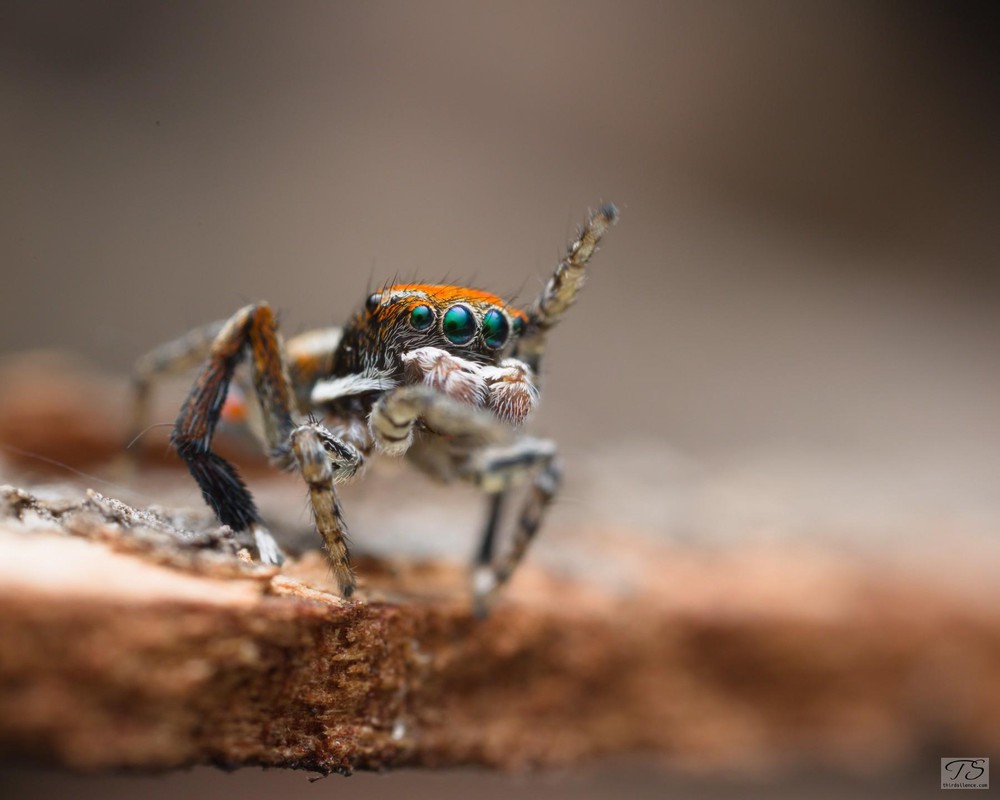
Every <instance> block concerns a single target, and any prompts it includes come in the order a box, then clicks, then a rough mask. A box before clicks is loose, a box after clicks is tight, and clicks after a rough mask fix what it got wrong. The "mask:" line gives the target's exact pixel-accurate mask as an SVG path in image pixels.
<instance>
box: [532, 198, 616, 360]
mask: <svg viewBox="0 0 1000 800" xmlns="http://www.w3.org/2000/svg"><path fill="white" fill-rule="evenodd" d="M616 222H618V209H617V208H616V207H615V206H614V205H613V204H611V203H605V204H604V205H603V206H601V207H600V208H599V209H598V210H597V211H596V212H594V213H592V214H591V215H590V218H589V219H588V220H587V223H586V224H585V225H584V226H583V230H582V231H580V234H579V236H577V238H576V241H574V242H573V243H572V244H571V245H570V246H569V249H568V250H567V252H566V255H565V256H564V257H563V260H562V261H560V262H559V266H557V267H556V271H555V272H554V273H553V274H552V277H551V278H549V282H548V283H547V284H546V285H545V289H544V290H543V291H542V294H541V295H540V296H539V298H538V299H537V300H536V301H535V303H534V305H533V306H532V307H531V308H530V309H529V310H528V325H527V327H526V329H525V332H524V334H523V335H522V336H521V338H520V339H519V340H518V343H517V346H516V347H515V349H514V356H515V357H516V358H519V359H521V360H522V361H524V362H525V363H526V364H527V365H528V366H529V367H530V368H531V370H532V372H534V373H535V374H536V375H537V374H538V364H539V362H540V361H541V360H542V356H543V355H544V353H545V340H546V337H547V336H548V332H549V330H550V329H551V328H552V327H554V326H555V324H556V323H557V322H559V320H560V319H561V318H562V316H563V314H565V313H566V311H567V310H568V309H569V307H570V306H571V305H573V301H574V300H576V296H577V294H579V292H580V289H581V288H582V287H583V282H584V278H585V277H586V271H585V269H584V268H585V267H586V265H587V262H588V261H590V258H591V256H593V255H594V253H595V252H596V251H597V246H598V244H599V243H600V241H601V237H603V236H604V234H605V232H606V231H607V230H608V228H610V227H611V226H612V225H614V224H615V223H616Z"/></svg>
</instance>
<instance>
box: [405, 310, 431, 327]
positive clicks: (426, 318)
mask: <svg viewBox="0 0 1000 800" xmlns="http://www.w3.org/2000/svg"><path fill="white" fill-rule="evenodd" d="M433 324H434V311H433V310H432V309H431V307H430V306H415V307H414V309H413V311H411V312H410V325H411V326H413V328H415V329H416V330H418V331H425V330H427V329H428V328H429V327H430V326H431V325H433Z"/></svg>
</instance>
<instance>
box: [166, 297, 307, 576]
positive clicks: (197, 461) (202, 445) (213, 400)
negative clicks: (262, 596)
mask: <svg viewBox="0 0 1000 800" xmlns="http://www.w3.org/2000/svg"><path fill="white" fill-rule="evenodd" d="M245 354H249V360H250V367H251V375H252V379H253V384H254V389H255V390H256V393H257V396H258V398H259V401H260V405H261V409H262V411H263V427H264V437H265V441H266V445H267V447H268V449H269V453H270V455H271V457H272V458H274V459H276V460H278V461H279V462H282V463H288V461H289V458H290V457H291V454H290V453H289V452H288V442H289V436H290V434H291V432H292V429H293V422H292V413H291V395H290V388H289V380H288V370H287V368H286V366H285V362H284V357H283V355H282V347H281V339H280V336H279V334H278V330H277V325H276V322H275V318H274V314H273V312H272V311H271V308H270V306H268V305H267V304H266V303H259V304H256V305H250V306H246V307H245V308H243V309H241V310H240V311H238V312H236V314H234V315H233V316H232V317H231V318H230V319H229V320H228V321H227V322H226V323H225V324H224V325H223V327H222V328H221V330H219V332H218V333H217V335H216V337H215V339H214V340H213V342H212V344H211V346H210V347H209V352H208V359H207V361H206V362H205V364H204V366H203V367H202V369H201V372H200V373H199V374H198V377H197V378H196V380H195V383H194V386H193V387H192V389H191V392H190V394H189V395H188V397H187V399H186V400H185V401H184V405H183V406H182V407H181V410H180V414H179V415H178V417H177V422H176V423H175V425H174V430H173V432H172V433H171V435H170V440H171V443H172V444H173V445H174V447H175V449H176V450H177V453H178V454H179V455H180V457H181V458H182V459H183V460H184V461H185V462H186V464H187V466H188V469H189V470H190V472H191V475H192V476H193V477H194V479H195V481H197V483H198V486H199V487H200V488H201V493H202V496H203V497H204V498H205V502H206V503H208V505H209V506H211V507H212V509H213V510H214V511H215V514H216V516H217V517H218V518H219V520H220V521H221V522H222V523H223V524H225V525H228V526H229V527H231V528H232V529H233V530H234V531H245V530H250V531H252V532H253V534H254V537H255V539H256V542H257V548H258V551H259V552H260V556H261V559H262V560H264V561H266V562H270V563H276V562H280V559H281V554H280V550H279V549H278V546H277V544H276V543H275V542H274V540H273V539H272V538H271V535H270V534H269V533H267V531H266V529H264V527H263V525H262V523H261V519H260V515H259V513H258V511H257V507H256V505H255V503H254V501H253V497H252V496H251V495H250V492H249V490H248V489H247V487H246V484H245V483H243V479H242V478H240V476H239V473H238V472H237V471H236V468H235V467H234V466H233V465H232V464H230V463H229V462H228V461H226V460H225V459H224V458H222V457H221V456H219V455H218V454H216V453H214V452H213V451H212V449H211V447H212V436H213V434H214V432H215V427H216V425H217V424H218V422H219V416H220V414H221V411H222V405H223V403H224V402H225V399H226V393H227V391H228V389H229V384H230V382H231V381H232V378H233V370H234V369H235V368H236V365H237V364H238V363H239V361H240V359H241V358H242V357H243V356H244V355H245Z"/></svg>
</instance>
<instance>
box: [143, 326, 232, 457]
mask: <svg viewBox="0 0 1000 800" xmlns="http://www.w3.org/2000/svg"><path fill="white" fill-rule="evenodd" d="M225 324H226V323H225V321H224V320H222V321H219V322H213V323H211V324H209V325H204V326H202V327H200V328H195V329H194V330H193V331H189V332H188V333H186V334H184V336H182V337H180V338H179V339H174V340H173V341H170V342H166V343H164V344H161V345H160V346H159V347H157V348H156V349H154V350H151V351H150V352H148V353H146V355H144V356H143V357H142V358H140V359H139V360H138V361H136V362H135V366H134V367H133V368H132V400H131V407H132V408H131V410H132V416H131V420H130V423H129V425H130V427H129V434H128V436H129V438H128V441H129V442H131V441H133V440H134V439H135V437H136V436H139V435H140V434H141V433H142V432H143V431H144V430H145V429H146V426H147V425H148V424H149V404H150V395H151V393H152V389H153V383H154V382H155V381H156V379H157V378H159V377H161V376H167V375H178V374H181V373H183V372H188V371H190V370H193V369H194V368H196V367H198V366H200V365H201V364H202V362H203V361H204V360H205V359H206V358H207V357H208V354H209V352H210V351H211V349H212V342H214V341H215V337H216V336H218V335H219V331H221V330H222V328H223V326H224V325H225Z"/></svg>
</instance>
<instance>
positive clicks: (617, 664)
mask: <svg viewBox="0 0 1000 800" xmlns="http://www.w3.org/2000/svg"><path fill="white" fill-rule="evenodd" d="M2 498H3V503H2V508H3V509H4V518H3V519H2V520H0V552H2V553H3V558H2V560H0V750H2V752H3V754H4V755H6V756H7V757H12V756H14V757H27V758H31V759H33V760H36V761H41V762H43V763H48V764H60V765H64V766H70V767H75V768H83V769H95V768H123V767H127V768H144V769H161V768H169V767H178V766H184V765H191V764H200V763H215V764H221V765H225V766H227V767H236V766H241V765H249V764H261V765H269V766H281V767H294V768H302V769H308V770H314V771H317V772H321V773H326V772H330V771H342V772H348V771H350V770H352V769H359V768H361V769H383V768H388V767H394V766H404V765H406V766H428V767H433V766H444V765H458V764H481V765H489V766H496V767H503V768H523V767H526V766H540V765H565V764H572V763H578V762H581V761H583V760H586V759H591V758H594V757H599V756H611V755H620V754H626V753H646V754H654V755H656V756H658V757H663V758H666V759H669V760H672V761H673V762H674V763H676V764H681V765H684V766H712V767H718V766H725V767H728V768H730V769H733V768H746V769H754V770H759V769H761V768H762V767H765V766H768V765H774V764H778V763H797V762H802V761H807V762H810V761H823V762H827V763H830V764H834V765H837V766H841V767H847V768H855V769H860V768H865V767H871V766H873V765H879V764H885V763H887V762H895V763H898V762H900V761H906V760H909V759H914V758H915V757H916V756H917V755H918V754H919V753H921V752H923V751H925V750H926V749H927V748H935V749H934V752H938V751H939V750H940V752H941V753H944V752H946V751H947V752H962V753H965V752H970V753H971V752H976V753H979V752H981V751H982V752H986V751H987V750H988V749H989V748H990V747H991V746H992V745H995V743H996V742H997V741H998V740H1000V689H998V688H997V685H996V681H995V677H996V675H997V674H1000V613H998V611H997V608H998V606H997V604H996V603H995V599H996V598H995V596H992V595H990V594H989V593H987V594H986V595H984V596H979V597H969V596H965V595H961V594H949V593H948V592H946V591H943V590H940V589H934V588H931V587H928V586H926V585H920V584H915V583H911V582H907V581H906V580H904V579H902V578H901V577H900V576H897V575H891V574H881V573H879V572H877V571H873V572H871V573H867V572H865V571H863V570H858V569H856V568H855V567H854V566H853V565H849V564H848V565H845V564H837V563H835V562H831V561H829V560H826V559H823V558H812V559H810V558H809V557H804V556H803V554H802V553H798V554H795V555H793V556H790V557H784V558H783V557H782V556H781V554H780V553H769V554H756V555H754V554H746V557H745V558H742V559H740V558H736V559H733V558H719V559H716V560H713V559H695V560H692V559H690V558H684V557H683V555H679V557H676V558H668V557H667V556H668V555H669V554H668V553H666V552H662V551H661V552H659V553H658V554H657V553H656V552H654V551H650V552H647V553H645V554H644V555H643V557H642V559H641V560H642V561H643V562H644V563H645V565H646V566H647V567H648V571H647V572H646V573H645V577H642V576H641V575H640V576H637V580H636V583H635V585H634V587H633V592H632V593H631V595H630V596H621V595H616V594H614V593H612V592H610V591H608V590H605V589H599V588H596V587H595V586H593V585H589V584H588V583H585V582H578V581H570V580H559V579H556V578H554V577H552V576H551V575H547V574H545V573H542V572H540V571H538V570H535V569H532V568H531V567H530V566H528V567H526V568H525V570H524V571H523V572H522V573H519V575H518V576H517V577H516V579H515V581H514V582H513V585H512V586H511V587H509V588H510V590H509V592H508V594H507V596H506V597H505V598H504V601H503V602H501V604H500V606H499V607H498V608H497V609H496V611H495V612H494V614H493V615H492V616H491V617H490V618H489V619H487V620H485V621H478V620H476V619H474V618H473V617H472V616H471V615H470V613H469V602H468V596H467V592H466V586H465V583H466V577H465V571H464V569H461V568H458V567H454V566H450V565H447V564H441V563H434V564H423V565H421V564H414V563H405V562H400V563H393V562H391V561H375V560H372V559H368V560H364V561H362V562H361V563H360V564H359V566H358V573H359V576H360V578H361V583H360V592H359V599H358V600H357V601H354V602H350V603H345V602H343V601H341V600H340V599H339V598H338V597H337V596H336V595H335V594H334V593H333V589H332V585H331V582H330V579H329V575H328V570H327V568H326V566H325V564H324V562H323V560H322V558H321V557H320V556H319V555H318V554H309V555H307V556H305V557H303V558H302V559H301V560H299V561H298V562H295V563H291V564H289V565H287V566H286V567H285V568H283V569H282V570H280V571H278V570H275V569H272V568H264V567H260V566H257V565H254V564H252V563H248V562H247V560H246V559H245V557H243V554H241V553H240V551H239V549H238V543H234V542H233V541H232V540H231V538H230V536H229V535H228V534H227V532H226V531H225V529H223V530H222V531H221V532H220V531H218V530H216V531H212V530H203V531H200V532H199V531H187V532H185V531H183V530H177V529H175V528H174V527H173V525H172V523H168V522H166V521H164V520H163V519H159V518H157V517H156V516H153V517H149V516H144V515H143V514H142V513H140V512H136V511H134V510H132V509H130V508H129V507H127V506H124V505H122V504H116V503H112V502H110V501H109V500H108V499H107V498H105V497H102V496H100V495H96V494H93V493H92V494H91V496H90V497H84V498H72V497H61V498H56V499H49V500H42V499H39V498H37V497H34V496H33V495H31V494H30V493H27V492H24V491H21V490H15V489H12V488H7V489H5V490H4V491H3V494H2ZM632 544H633V546H634V547H635V548H637V549H641V548H642V547H643V545H642V544H641V543H638V542H636V543H632ZM618 546H619V547H622V546H623V543H622V542H620V541H619V542H618ZM624 546H626V547H628V546H629V545H628V544H624ZM675 555H678V554H675ZM657 558H660V559H663V560H662V561H660V562H657V560H656V559H657ZM783 575H788V576H789V579H788V580H786V581H782V580H780V578H781V576H783Z"/></svg>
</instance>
